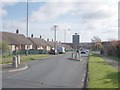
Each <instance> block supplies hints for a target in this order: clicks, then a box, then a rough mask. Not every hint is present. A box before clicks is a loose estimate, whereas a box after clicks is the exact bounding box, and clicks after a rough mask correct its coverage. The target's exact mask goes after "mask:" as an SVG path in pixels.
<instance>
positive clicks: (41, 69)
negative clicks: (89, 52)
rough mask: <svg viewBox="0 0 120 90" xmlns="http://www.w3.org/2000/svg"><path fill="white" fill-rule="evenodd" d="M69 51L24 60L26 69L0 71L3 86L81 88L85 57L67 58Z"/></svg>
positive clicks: (84, 74) (69, 55)
mask: <svg viewBox="0 0 120 90" xmlns="http://www.w3.org/2000/svg"><path fill="white" fill-rule="evenodd" d="M69 57H71V53H66V54H63V55H55V56H52V57H48V58H46V59H38V60H35V61H30V62H26V64H27V66H28V69H25V70H21V71H19V72H6V73H2V87H3V88H83V86H84V80H85V76H86V67H87V61H88V58H87V57H82V61H75V60H69V59H68V58H69Z"/></svg>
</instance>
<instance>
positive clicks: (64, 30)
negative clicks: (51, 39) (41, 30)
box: [64, 29, 70, 43]
mask: <svg viewBox="0 0 120 90" xmlns="http://www.w3.org/2000/svg"><path fill="white" fill-rule="evenodd" d="M67 30H68V31H69V30H70V29H67ZM67 30H66V29H65V30H64V43H66V31H67Z"/></svg>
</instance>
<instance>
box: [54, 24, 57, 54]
mask: <svg viewBox="0 0 120 90" xmlns="http://www.w3.org/2000/svg"><path fill="white" fill-rule="evenodd" d="M57 27H58V26H57V25H54V26H53V28H54V30H55V33H54V54H55V53H56V52H55V49H56V48H57V47H56V30H57Z"/></svg>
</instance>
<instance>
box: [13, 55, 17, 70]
mask: <svg viewBox="0 0 120 90" xmlns="http://www.w3.org/2000/svg"><path fill="white" fill-rule="evenodd" d="M12 67H13V68H17V67H18V65H17V57H16V56H14V57H13V61H12Z"/></svg>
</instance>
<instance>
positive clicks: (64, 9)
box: [30, 2, 73, 21]
mask: <svg viewBox="0 0 120 90" xmlns="http://www.w3.org/2000/svg"><path fill="white" fill-rule="evenodd" d="M72 8H73V4H72V3H63V2H59V3H57V2H49V3H46V4H45V5H44V6H42V7H40V8H39V10H37V11H34V12H33V14H32V16H31V17H30V18H31V21H47V20H51V19H56V18H57V17H59V16H60V15H64V14H65V13H69V12H70V11H71V10H72Z"/></svg>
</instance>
